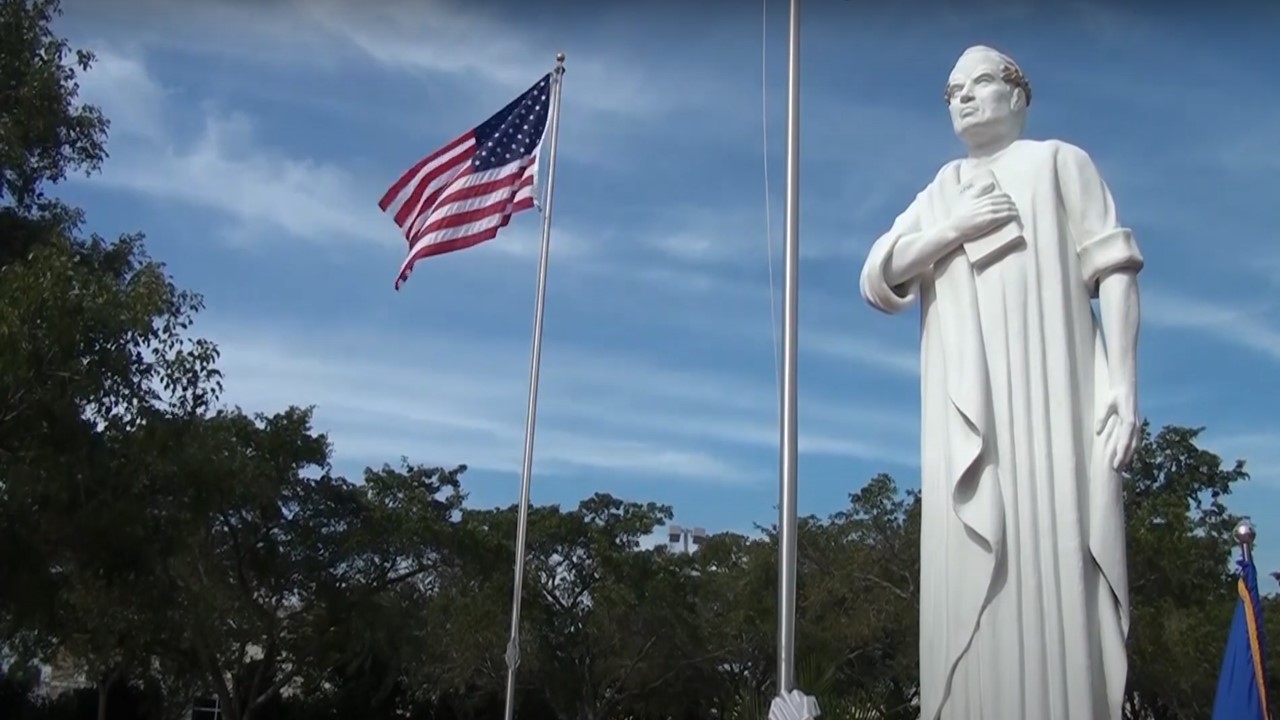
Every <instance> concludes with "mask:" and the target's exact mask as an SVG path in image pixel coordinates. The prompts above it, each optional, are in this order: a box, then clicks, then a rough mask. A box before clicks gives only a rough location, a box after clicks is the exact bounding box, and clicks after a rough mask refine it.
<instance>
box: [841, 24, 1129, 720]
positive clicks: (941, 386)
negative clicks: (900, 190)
mask: <svg viewBox="0 0 1280 720" xmlns="http://www.w3.org/2000/svg"><path fill="white" fill-rule="evenodd" d="M946 102H947V105H948V107H949V108H950V112H951V121H952V123H953V125H954V127H955V131H956V134H957V135H958V136H959V137H960V139H961V140H962V141H963V142H964V144H965V146H967V148H968V157H965V158H963V159H959V160H955V161H952V162H949V163H947V164H946V165H945V166H943V168H942V169H941V170H940V171H939V172H938V174H937V176H936V177H935V178H934V179H933V181H932V182H930V183H929V185H928V187H926V188H924V190H922V191H921V192H920V193H919V194H918V195H917V196H916V198H915V200H914V201H913V202H912V203H911V205H910V206H909V207H908V208H907V209H906V211H905V212H903V213H902V214H901V215H899V216H898V218H897V219H896V220H895V221H894V223H893V227H892V228H890V229H889V231H888V232H887V233H885V234H884V235H883V236H882V237H880V238H879V239H878V240H876V242H875V244H874V245H873V246H872V248H871V252H870V254H869V256H868V258H867V260H866V265H865V266H864V267H863V270H862V278H861V289H862V296H863V298H864V299H865V300H866V301H867V302H868V303H870V304H871V305H872V306H873V307H875V308H876V309H878V310H881V311H883V312H886V313H897V312H901V311H903V310H905V309H907V308H908V307H909V306H910V305H912V304H913V303H916V302H919V304H920V311H921V332H920V342H921V351H920V363H921V366H920V382H921V395H920V398H921V404H922V412H923V419H922V424H921V446H922V449H921V489H922V492H923V517H922V528H921V534H922V537H921V550H920V572H921V580H920V700H921V706H922V707H921V718H922V720H938V719H939V718H945V719H946V720H1120V718H1121V705H1122V703H1123V694H1124V686H1125V677H1126V675H1127V668H1128V666H1127V658H1126V655H1125V637H1126V634H1127V632H1128V625H1129V589H1128V572H1127V568H1126V564H1125V542H1124V510H1123V503H1122V487H1121V480H1120V477H1119V471H1120V470H1122V469H1123V468H1124V467H1125V465H1126V464H1127V463H1128V462H1129V459H1130V457H1131V455H1132V453H1133V450H1134V446H1135V444H1136V441H1137V438H1138V435H1139V424H1138V415H1137V407H1136V406H1137V390H1136V387H1137V385H1136V383H1137V377H1136V373H1137V367H1136V366H1137V362H1136V352H1137V339H1138V315H1139V306H1138V285H1137V279H1136V278H1137V274H1138V272H1139V271H1140V270H1141V269H1142V266H1143V259H1142V254H1141V253H1140V252H1139V251H1138V247H1137V245H1136V244H1135V243H1134V239H1133V235H1132V234H1131V233H1130V231H1129V230H1128V229H1126V228H1124V227H1123V226H1121V225H1120V224H1119V221H1118V220H1117V218H1116V209H1115V205H1114V204H1113V202H1112V199H1111V193H1110V191H1109V190H1108V189H1107V185H1106V183H1104V182H1103V180H1102V178H1101V176H1100V175H1099V174H1098V170H1097V168H1096V167H1094V164H1093V162H1092V161H1091V160H1090V159H1089V156H1088V155H1087V154H1085V152H1084V151H1083V150H1081V149H1080V148H1078V147H1075V146H1073V145H1070V144H1068V143H1065V142H1060V141H1054V140H1048V141H1037V140H1026V139H1021V135H1022V131H1023V126H1024V124H1025V120H1026V112H1027V107H1028V106H1029V105H1030V104H1031V88H1030V85H1029V84H1028V83H1027V80H1026V78H1025V76H1024V75H1023V74H1022V71H1021V70H1020V69H1019V68H1018V66H1017V64H1015V63H1014V62H1013V60H1011V59H1010V58H1008V57H1006V56H1005V55H1003V54H1001V53H999V52H997V51H995V50H992V49H991V48H987V47H974V48H970V49H969V50H966V51H965V52H964V53H963V54H962V55H961V56H960V59H959V61H957V63H956V65H955V68H954V69H953V70H952V71H951V77H950V79H949V80H948V81H947V86H946ZM1092 298H1097V299H1098V301H1099V308H1100V309H1099V312H1098V314H1097V315H1096V316H1095V314H1094V311H1093V307H1092V303H1091V299H1092ZM1104 335H1105V337H1106V344H1105V345H1104V344H1103V336H1104Z"/></svg>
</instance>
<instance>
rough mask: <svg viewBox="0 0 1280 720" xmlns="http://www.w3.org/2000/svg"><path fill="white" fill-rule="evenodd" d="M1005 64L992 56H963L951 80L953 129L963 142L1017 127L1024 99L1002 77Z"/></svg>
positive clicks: (981, 53) (982, 54)
mask: <svg viewBox="0 0 1280 720" xmlns="http://www.w3.org/2000/svg"><path fill="white" fill-rule="evenodd" d="M1003 70H1004V64H1003V63H1002V62H1001V60H1000V57H999V56H997V55H995V54H994V53H989V52H981V51H979V52H972V53H967V54H965V55H963V56H961V58H960V60H959V61H958V62H957V63H956V66H955V68H954V69H953V70H952V71H951V77H949V78H948V79H947V96H948V97H949V98H950V101H949V103H948V107H949V109H950V111H951V125H952V127H953V128H955V131H956V134H957V135H959V136H960V137H961V138H972V139H978V138H981V137H985V136H988V135H991V134H1004V133H1007V132H1009V130H1010V128H1014V127H1016V126H1017V121H1018V113H1019V112H1020V111H1021V104H1022V103H1021V100H1020V99H1019V98H1020V96H1019V95H1018V94H1017V93H1016V92H1015V90H1014V88H1013V87H1011V86H1010V85H1009V83H1007V82H1005V81H1004V79H1003V78H1002V77H1001V75H1002V73H1003Z"/></svg>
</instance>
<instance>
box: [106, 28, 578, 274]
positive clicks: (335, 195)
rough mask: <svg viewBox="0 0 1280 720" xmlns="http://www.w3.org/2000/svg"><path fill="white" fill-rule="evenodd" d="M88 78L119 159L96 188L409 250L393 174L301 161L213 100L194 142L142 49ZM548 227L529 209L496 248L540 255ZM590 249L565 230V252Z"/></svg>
mask: <svg viewBox="0 0 1280 720" xmlns="http://www.w3.org/2000/svg"><path fill="white" fill-rule="evenodd" d="M97 54H98V60H97V62H96V63H95V64H94V66H93V68H92V69H91V70H90V71H89V72H88V73H86V74H85V75H84V76H83V79H82V81H81V84H82V87H83V95H84V98H85V100H86V101H88V102H92V103H95V104H97V105H99V106H100V107H101V108H102V109H103V112H104V113H105V114H106V115H107V117H108V118H111V119H112V133H111V141H110V145H109V150H110V152H111V160H110V162H108V163H106V165H105V166H104V168H103V171H102V173H101V174H100V175H97V176H95V177H94V178H92V180H91V182H93V183H94V184H95V185H96V186H100V187H102V186H105V187H111V188H115V189H117V190H122V191H126V192H130V193H135V194H138V195H142V196H146V197H149V198H152V199H158V200H165V201H176V202H179V203H184V204H186V205H189V206H193V207H198V208H203V209H206V210H212V211H215V212H217V213H220V214H222V215H224V216H226V217H227V218H229V219H230V220H231V222H232V224H233V227H232V228H230V229H229V232H228V234H229V235H233V236H235V237H238V238H241V239H242V240H247V239H253V240H258V241H262V240H270V239H272V237H273V236H280V235H284V236H288V237H290V238H293V239H294V240H298V241H302V242H306V243H329V242H351V241H356V242H372V243H381V244H386V245H391V246H403V243H404V241H403V239H402V237H401V236H400V235H399V230H398V229H397V228H396V227H395V225H394V223H393V222H392V221H391V219H390V218H388V217H386V216H385V215H384V214H383V213H382V212H381V211H380V210H379V209H378V207H377V204H376V203H377V199H378V195H379V194H380V189H382V188H383V187H384V186H385V185H387V184H389V183H390V181H391V180H392V179H394V178H378V179H375V178H369V177H362V176H358V175H357V174H356V173H354V172H353V171H352V170H350V169H348V168H345V167H342V166H340V165H337V164H334V163H331V162H325V161H321V160H316V159H312V158H307V157H295V156H291V155H288V154H286V153H284V152H282V151H280V150H278V149H275V148H272V147H270V146H269V145H266V144H264V143H263V142H261V141H260V140H259V138H258V135H257V131H256V128H255V123H254V120H253V118H251V117H250V116H248V115H246V114H244V113H241V112H226V111H222V110H220V109H218V108H217V107H214V106H212V105H211V104H210V105H206V108H205V113H204V116H203V118H202V124H201V126H200V128H199V130H198V132H197V133H196V134H195V136H194V137H193V138H190V139H188V138H184V137H182V135H181V133H178V132H176V131H175V130H174V129H173V128H174V122H173V121H174V117H173V116H174V115H175V109H176V108H175V107H174V106H172V105H170V104H167V103H166V101H167V100H169V99H170V98H171V97H173V93H171V92H169V91H168V90H167V89H166V88H164V87H162V86H161V85H160V84H159V83H158V82H157V81H156V79H155V78H154V77H153V76H152V75H151V74H149V73H148V71H147V67H146V64H145V63H144V61H143V59H142V57H141V56H139V55H130V54H126V53H122V52H120V51H117V50H115V49H109V48H108V49H101V48H100V49H99V50H98V51H97ZM560 225H563V223H560ZM540 230H541V223H540V221H539V219H538V216H536V215H535V214H534V213H527V214H526V215H522V216H521V217H520V218H519V220H517V221H515V222H513V224H512V226H511V227H510V228H508V229H507V230H505V231H504V242H501V243H490V244H489V249H490V251H493V252H497V253H500V254H507V255H516V256H520V257H524V256H528V255H532V254H535V253H536V252H537V249H538V243H537V239H538V236H539V233H540ZM587 247H588V246H586V245H585V244H583V243H580V242H578V241H577V240H576V239H575V237H574V234H573V232H572V229H564V228H558V229H557V235H556V253H557V258H558V259H560V260H562V259H564V258H565V257H572V256H575V255H578V254H579V253H580V252H582V251H584V250H585V249H586V248H587Z"/></svg>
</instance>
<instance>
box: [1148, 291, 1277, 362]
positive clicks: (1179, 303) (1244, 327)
mask: <svg viewBox="0 0 1280 720" xmlns="http://www.w3.org/2000/svg"><path fill="white" fill-rule="evenodd" d="M1142 295H1143V307H1142V317H1143V320H1144V321H1149V322H1151V323H1152V324H1153V325H1157V326H1161V327H1168V328H1184V329H1187V330H1194V331H1196V332H1199V333H1202V334H1204V335H1208V336H1210V337H1214V338H1216V339H1218V340H1219V341H1221V342H1224V343H1228V344H1231V345H1235V346H1236V347H1240V348H1244V349H1247V350H1251V351H1253V352H1256V353H1259V354H1262V355H1265V356H1267V357H1268V358H1270V359H1271V360H1273V361H1277V360H1280V329H1277V328H1275V327H1274V326H1272V325H1271V324H1269V323H1268V322H1267V321H1266V320H1265V319H1264V318H1268V317H1272V316H1274V312H1272V307H1271V306H1255V307H1240V306H1229V305H1225V304H1222V303H1218V302H1213V301H1209V300H1203V299H1199V298H1194V297H1190V296H1187V295H1180V294H1176V293H1171V292H1167V291H1165V290H1163V289H1161V288H1159V287H1155V288H1153V287H1150V286H1149V285H1148V286H1145V287H1144V288H1143V291H1142Z"/></svg>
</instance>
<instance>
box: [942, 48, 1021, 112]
mask: <svg viewBox="0 0 1280 720" xmlns="http://www.w3.org/2000/svg"><path fill="white" fill-rule="evenodd" d="M976 53H987V54H989V55H994V56H996V58H998V59H999V60H1000V79H1001V80H1004V81H1005V83H1007V84H1008V85H1009V86H1010V87H1012V88H1018V89H1021V90H1022V98H1023V101H1024V102H1025V105H1024V107H1031V83H1030V82H1029V81H1028V80H1027V76H1026V75H1023V74H1022V68H1020V67H1018V63H1016V62H1014V61H1013V58H1011V57H1009V56H1008V55H1005V54H1004V53H1002V52H1000V51H999V50H996V49H995V48H991V47H987V46H986V45H974V46H973V47H971V48H969V49H967V50H965V51H964V52H962V53H960V57H962V58H963V57H964V56H966V55H973V54H976ZM942 98H943V100H944V101H945V102H946V103H947V105H950V104H951V85H950V83H948V84H947V87H945V88H944V89H943V91H942Z"/></svg>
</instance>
